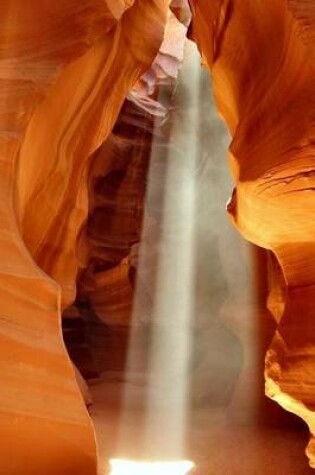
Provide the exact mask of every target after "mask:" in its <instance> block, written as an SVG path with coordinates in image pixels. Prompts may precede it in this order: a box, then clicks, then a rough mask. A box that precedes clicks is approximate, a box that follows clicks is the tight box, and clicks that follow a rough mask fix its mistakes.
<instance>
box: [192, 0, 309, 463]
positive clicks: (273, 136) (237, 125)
mask: <svg viewBox="0 0 315 475" xmlns="http://www.w3.org/2000/svg"><path fill="white" fill-rule="evenodd" d="M190 3H191V6H192V11H193V18H194V20H193V29H192V30H193V31H192V35H193V36H194V38H195V39H196V41H197V43H198V45H199V47H200V50H201V52H202V56H203V60H204V63H205V64H206V66H207V67H208V68H209V69H211V73H212V78H213V87H214V94H215V97H216V101H217V105H218V109H219V111H220V113H221V115H222V116H223V118H224V120H225V121H226V123H227V125H228V127H229V130H230V132H231V135H232V137H233V140H232V143H231V146H230V149H229V162H230V167H231V169H232V172H233V176H234V180H235V183H236V186H235V191H234V193H233V196H232V199H231V202H230V203H229V205H228V211H229V213H230V216H231V219H232V220H233V222H234V223H235V225H236V226H237V228H238V229H239V231H240V232H241V233H242V235H243V236H244V237H245V238H246V239H248V240H249V241H251V242H253V243H255V244H257V245H258V246H261V247H263V248H266V249H268V250H269V253H270V266H269V273H270V293H269V298H268V306H269V309H270V310H271V312H272V313H273V315H274V318H275V321H276V323H277V329H276V331H275V334H274V337H273V339H272V341H271V343H270V346H269V349H268V351H267V355H266V370H265V377H266V394H267V395H268V396H269V397H270V398H272V399H274V400H276V401H277V402H278V403H279V404H280V405H281V406H283V407H284V408H285V409H286V410H288V411H291V412H293V413H295V414H297V415H299V416H300V417H302V419H304V421H305V422H306V423H307V424H308V426H309V429H310V432H311V435H312V436H311V441H310V443H309V445H308V448H307V454H308V457H309V460H310V465H311V466H312V467H314V468H315V448H314V435H315V414H314V402H315V391H314V383H315V371H314V367H315V352H314V345H315V326H314V322H313V320H314V319H313V314H314V309H313V306H314V299H315V259H314V257H315V245H314V233H315V223H314V216H313V215H314V204H315V199H314V185H315V182H314V177H315V168H314V138H315V136H314V130H315V129H314V125H315V119H314V117H315V116H314V111H315V91H314V80H315V68H314V46H315V44H314V34H315V33H314V32H315V30H314V15H315V10H314V3H313V2H312V1H311V0H279V1H276V2H274V1H265V2H255V1H254V2H253V1H250V0H248V1H247V0H245V1H244V0H239V1H238V0H230V1H229V0H222V1H219V0H217V1H214V2H207V1H202V0H200V1H198V0H191V2H190Z"/></svg>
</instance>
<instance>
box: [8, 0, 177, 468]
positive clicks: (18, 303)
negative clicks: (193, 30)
mask: <svg viewBox="0 0 315 475" xmlns="http://www.w3.org/2000/svg"><path fill="white" fill-rule="evenodd" d="M167 8H168V2H167V1H166V0H160V1H155V2H151V3H149V4H148V2H146V1H145V0H135V1H127V0H126V1H124V0H121V1H116V0H106V1H103V0H102V1H101V0H83V1H80V2H79V3H78V2H76V1H73V0H61V1H60V2H43V1H40V0H35V1H34V2H32V5H31V7H30V5H29V4H28V3H27V2H24V1H14V2H12V1H5V2H2V3H1V19H2V22H1V25H2V26H1V32H0V43H1V53H0V72H1V76H0V77H1V80H0V81H1V110H0V153H1V160H0V193H1V208H0V226H1V238H0V252H1V259H0V262H1V264H0V300H1V310H0V317H1V318H0V348H1V349H0V352H1V394H0V407H1V416H0V438H1V445H0V467H1V471H2V472H3V473H5V474H6V475H17V474H22V473H23V474H24V475H42V474H44V473H45V474H46V475H56V474H58V475H69V474H78V475H79V474H84V475H88V474H95V473H96V448H95V441H94V433H93V428H92V424H91V422H90V419H89V417H88V414H87V412H86V409H85V406H84V402H83V398H82V397H81V395H80V393H79V391H78V386H77V384H76V383H75V373H74V370H73V368H72V365H71V363H70V360H69V358H68V356H67V353H66V351H65V348H64V345H63V341H62V335H61V324H60V319H61V310H62V308H64V307H65V306H67V305H68V304H69V303H71V301H72V300H73V299H74V296H75V278H76V273H77V267H78V262H77V257H76V240H77V235H78V232H79V230H80V227H81V225H82V223H83V221H84V219H85V218H86V214H87V187H86V183H87V179H86V178H87V163H88V158H89V156H90V154H92V153H93V152H94V151H95V149H96V148H97V147H98V146H99V145H100V144H101V143H102V142H103V141H104V140H105V138H106V136H107V135H108V134H109V133H110V132H111V129H112V127H113V124H114V122H115V120H116V118H117V115H118V113H119V109H120V107H121V105H122V103H123V101H124V99H125V96H126V95H127V93H128V91H129V90H130V88H131V87H132V86H133V84H134V83H135V82H136V80H137V79H138V78H139V77H140V75H141V74H142V73H143V72H144V71H145V70H146V69H147V68H148V67H149V65H150V64H151V62H152V61H153V59H154V57H155V56H156V53H157V51H158V49H159V46H160V43H161V41H162V38H163V30H164V24H165V20H166V12H167Z"/></svg>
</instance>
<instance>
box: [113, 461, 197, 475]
mask: <svg viewBox="0 0 315 475" xmlns="http://www.w3.org/2000/svg"><path fill="white" fill-rule="evenodd" d="M110 465H111V475H187V474H188V473H189V472H190V471H191V470H192V469H193V468H194V464H193V463H192V462H190V461H188V460H182V461H180V462H134V461H130V460H122V459H112V460H111V461H110Z"/></svg>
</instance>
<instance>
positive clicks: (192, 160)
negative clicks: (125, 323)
mask: <svg viewBox="0 0 315 475" xmlns="http://www.w3.org/2000/svg"><path fill="white" fill-rule="evenodd" d="M186 48H187V49H186V60H185V61H184V64H183V68H182V71H181V78H182V79H181V83H182V86H179V87H182V88H183V89H182V90H181V96H180V99H179V100H181V101H182V100H185V101H186V100H187V97H188V98H189V102H188V104H185V107H178V110H177V109H175V112H173V116H172V122H171V127H170V139H169V142H170V144H169V146H168V147H167V148H166V147H165V145H163V143H162V144H161V142H159V134H158V133H157V134H155V138H154V140H153V144H152V152H151V160H150V169H149V173H148V182H147V197H146V210H145V215H144V222H143V237H142V240H141V243H140V246H139V256H138V269H137V273H138V278H137V288H136V292H135V297H134V308H133V322H132V330H131V335H130V341H129V350H128V360H127V362H126V375H125V378H126V380H127V381H130V380H132V375H136V374H138V376H139V367H141V363H142V362H143V360H146V362H147V367H146V369H145V371H144V373H145V374H144V375H143V380H144V388H143V390H142V396H141V397H142V404H143V411H144V416H143V419H142V427H143V430H142V442H141V444H142V449H141V450H140V452H137V457H138V456H139V460H141V458H143V457H144V458H149V459H150V460H165V459H170V460H179V461H180V460H183V459H184V458H185V436H186V434H185V431H186V418H187V414H188V402H189V401H188V397H189V376H190V374H189V361H190V350H191V339H192V328H191V321H192V319H193V315H192V314H193V307H194V297H195V295H194V294H195V278H194V271H195V252H196V242H195V235H194V233H195V218H196V187H197V183H196V180H197V173H196V169H197V153H198V133H197V127H198V101H199V89H200V87H199V84H200V57H199V54H198V53H197V51H196V48H195V46H194V45H192V44H191V43H190V42H187V46H186ZM183 98H184V99H183ZM157 180H160V182H159V183H158V184H157ZM152 221H154V223H155V227H153V228H152ZM154 247H155V249H156V260H155V262H154V264H153V265H152V261H151V262H150V259H152V254H153V253H154V252H152V249H153V248H154ZM152 274H154V275H153V276H152ZM152 277H153V279H152ZM150 279H152V281H153V284H151V285H150ZM148 286H149V287H150V291H151V296H152V297H151V298H152V304H151V305H150V312H149V314H148V313H147V311H146V310H147V309H143V307H142V303H141V302H142V299H143V295H144V294H145V293H146V292H147V290H148V289H147V288H148ZM146 326H147V327H148V328H149V329H150V337H149V345H148V348H147V350H146V353H145V354H144V355H143V354H142V355H141V354H139V351H138V349H139V346H141V342H140V343H139V337H138V336H139V327H140V328H141V327H142V328H143V327H146ZM140 333H141V332H140ZM141 360H142V361H141ZM134 391H135V389H134V387H132V384H129V385H128V384H127V385H126V387H125V393H124V398H123V406H122V416H121V422H120V425H121V427H120V440H121V442H120V445H119V444H118V447H117V452H118V456H119V457H121V456H122V454H123V456H124V457H125V456H126V455H127V453H130V450H129V449H130V446H131V445H132V443H134V444H137V443H138V442H139V441H138V440H137V441H135V440H133V441H132V442H131V441H130V440H129V441H128V438H129V439H130V435H128V427H129V428H130V427H131V426H134V421H133V420H132V417H133V416H131V417H130V414H129V413H130V410H129V409H130V408H131V406H132V404H133V402H132V399H133V398H134ZM141 397H140V398H141ZM128 417H129V418H128ZM126 447H127V448H126ZM141 451H142V456H141V455H140V454H141ZM132 458H134V456H132ZM126 463H127V462H126ZM118 465H119V464H118ZM120 467H121V468H123V467H125V468H126V470H127V471H125V472H123V471H118V468H117V469H116V468H115V470H116V471H114V472H113V473H114V474H116V473H117V474H118V473H119V474H120V475H122V474H123V473H126V474H127V473H128V474H132V473H138V474H140V473H146V474H147V475H149V474H151V473H152V474H155V473H156V474H158V473H163V475H164V474H165V475H166V473H172V475H176V474H184V473H187V470H188V469H189V467H190V468H191V467H192V465H191V463H190V462H184V461H183V462H176V463H175V462H174V463H173V464H169V465H168V464H167V463H166V462H165V463H164V465H162V462H161V463H160V464H159V463H158V462H156V465H154V463H152V464H151V465H150V466H149V465H148V466H146V468H147V471H145V468H143V467H144V466H142V465H141V464H140V462H139V465H138V466H137V470H136V471H135V472H133V471H132V468H133V466H132V465H129V466H128V464H127V465H125V466H123V465H121V464H120ZM142 468H143V472H141V471H140V470H141V469H142ZM149 468H150V470H149Z"/></svg>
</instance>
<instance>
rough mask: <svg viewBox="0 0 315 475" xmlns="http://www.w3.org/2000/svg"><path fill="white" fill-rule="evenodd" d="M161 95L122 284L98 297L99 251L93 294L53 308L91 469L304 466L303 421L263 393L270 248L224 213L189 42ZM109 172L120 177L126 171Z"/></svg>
mask: <svg viewBox="0 0 315 475" xmlns="http://www.w3.org/2000/svg"><path fill="white" fill-rule="evenodd" d="M163 94H164V96H165V97H164V96H163ZM159 100H160V102H162V103H163V101H164V102H165V104H167V105H168V106H169V109H170V111H169V114H168V116H167V118H166V119H165V118H164V119H162V120H161V119H159V118H158V119H156V123H155V124H154V123H153V124H152V123H151V122H150V120H149V123H150V124H151V132H150V133H151V134H152V145H151V147H150V148H149V149H146V152H145V153H146V154H147V155H149V162H148V165H147V167H144V168H146V170H147V171H144V172H143V174H142V176H147V178H146V180H145V181H146V187H145V190H146V194H145V210H144V215H143V224H142V234H141V240H140V244H139V245H137V244H136V245H134V246H133V247H132V251H131V253H130V255H129V257H128V259H129V262H130V261H131V262H132V267H131V268H132V269H133V272H132V273H131V274H130V273H129V274H128V276H127V280H128V279H129V281H130V282H132V286H131V288H130V289H129V291H128V292H127V293H126V286H125V283H124V280H122V277H121V274H120V273H119V277H118V278H117V282H116V284H115V285H116V286H115V287H114V286H113V287H112V288H111V300H110V301H104V300H102V299H104V295H103V294H104V286H105V285H106V277H103V281H102V282H103V283H102V282H101V275H102V272H103V273H104V276H105V275H106V272H113V271H111V270H110V268H109V269H106V268H105V270H104V264H103V267H102V266H101V267H100V270H99V276H100V280H99V282H101V283H100V292H99V294H97V295H96V292H94V293H92V294H88V293H87V294H86V295H88V297H86V298H81V300H78V301H77V303H76V307H72V310H71V309H70V310H69V309H68V310H67V311H66V313H65V315H64V336H65V341H66V343H67V344H68V349H69V353H70V356H71V357H72V359H73V361H74V362H75V363H76V364H77V366H78V367H79V369H80V370H81V372H82V373H83V375H84V376H85V378H86V379H87V382H88V385H89V391H90V398H91V401H92V403H91V404H90V405H89V412H90V414H91V417H92V419H93V422H94V425H95V429H96V436H97V442H98V448H99V459H100V466H99V474H100V475H101V474H107V473H108V474H109V473H110V468H109V461H110V459H126V460H133V461H143V460H151V461H161V460H162V461H163V460H165V461H167V460H191V461H193V462H194V463H195V465H196V473H200V474H206V475H212V474H215V475H221V474H222V475H225V474H231V475H234V474H235V475H244V474H249V475H256V474H257V475H265V474H266V475H267V474H268V475H269V474H270V473H271V472H272V473H275V474H279V475H282V474H283V475H289V474H292V475H298V474H301V475H303V474H308V473H312V470H311V469H310V468H309V467H308V466H307V461H306V458H305V456H304V454H303V449H304V447H305V445H306V442H307V430H306V429H305V427H304V426H303V424H302V423H300V422H299V421H298V420H297V419H296V418H295V417H294V416H291V415H290V414H288V413H284V412H283V411H282V410H281V408H279V407H278V406H277V405H276V404H274V403H273V402H271V401H269V400H267V399H266V398H265V396H264V388H263V386H264V381H263V365H264V354H265V351H266V347H267V346H268V343H269V340H270V338H271V335H272V332H273V320H272V318H271V316H270V315H269V312H268V311H267V310H266V304H265V302H266V286H267V282H266V280H267V277H266V266H267V262H268V255H267V253H266V252H265V251H263V250H261V249H259V248H256V247H254V246H252V245H250V244H247V243H246V242H245V241H243V239H242V238H241V237H239V236H238V234H237V233H236V231H235V230H234V229H233V227H232V225H231V223H230V222H229V221H228V218H227V214H226V210H225V203H226V202H227V200H228V198H229V196H230V195H231V192H232V182H231V179H230V177H229V172H228V168H227V165H226V150H227V147H228V143H229V140H230V138H229V136H228V134H227V132H226V128H225V125H224V124H223V122H221V121H220V119H219V118H218V116H217V112H216V110H215V106H214V104H213V102H212V99H211V86H210V84H209V76H208V74H207V72H206V71H205V70H203V69H202V68H201V67H200V58H199V54H198V52H197V50H196V47H195V46H194V45H193V44H192V43H190V42H187V44H186V46H185V58H184V64H183V67H182V69H181V72H180V74H179V80H178V84H177V87H176V91H175V93H174V94H172V95H171V96H169V95H167V94H166V92H165V91H164V92H163V88H161V91H160V97H159ZM127 107H128V106H127ZM127 115H128V114H127ZM146 127H149V126H148V123H147V125H146ZM140 128H141V125H140ZM116 130H117V133H118V132H119V133H121V132H122V131H123V126H120V128H118V126H117V128H116ZM114 132H115V129H114ZM133 147H134V149H137V142H136V140H135V141H134V143H133ZM138 147H139V150H140V152H139V151H138V152H135V155H137V154H138V155H139V156H140V155H141V146H139V145H138ZM148 150H149V151H148ZM138 167H139V165H138ZM113 176H114V175H113V174H111V175H110V179H111V180H112V182H113ZM115 176H116V177H117V183H118V184H119V186H123V185H122V183H123V180H124V176H125V175H124V173H123V172H121V173H120V174H119V173H118V172H116V175H115ZM118 190H119V187H118V188H117V190H116V192H115V193H116V194H117V195H119V191H118ZM103 193H105V194H106V193H109V192H108V188H106V187H104V186H103ZM110 193H112V191H111V190H110ZM108 196H111V197H112V198H111V199H113V196H114V195H112V194H110V195H108ZM107 200H109V198H107ZM116 205H117V203H116ZM92 221H93V219H92ZM124 223H125V222H124V221H121V222H120V224H122V226H124ZM126 226H128V224H127V225H126ZM91 227H93V222H92V223H91ZM113 236H114V235H112V236H111V237H112V239H114V238H113ZM106 239H107V241H108V239H109V238H108V237H107V238H106ZM116 252H117V251H116ZM98 265H99V264H98ZM105 267H106V266H105ZM113 276H114V274H111V277H113ZM83 280H84V279H83ZM102 285H103V287H102ZM106 291H107V292H108V288H106ZM130 293H131V294H132V295H131V297H130ZM83 295H84V293H83ZM99 295H102V297H99ZM126 297H127V299H128V298H129V299H130V298H131V300H132V305H131V306H130V308H128V310H127V313H128V311H129V312H130V313H131V325H126V321H124V319H123V318H122V319H121V323H120V324H117V321H118V320H119V319H118V318H116V320H114V319H113V316H112V315H114V316H115V317H117V315H118V314H119V312H120V315H121V314H123V313H124V312H126V309H125V308H124V303H125V302H124V301H125V300H126ZM105 298H109V297H105ZM91 302H92V304H94V310H93V306H91ZM115 308H116V309H117V310H115ZM95 309H96V310H95ZM71 311H72V312H75V313H76V319H73V318H72V317H71ZM97 311H99V314H101V315H102V318H101V319H100V318H99V316H98V315H97ZM115 312H116V313H115ZM78 314H79V318H77V317H78ZM78 322H81V324H80V325H81V327H80V326H79V327H78ZM277 466H278V467H281V468H280V469H279V471H277V470H278V469H277V468H275V467H277ZM135 470H136V469H135ZM139 470H140V468H139V467H138V471H137V472H135V473H140V471H139ZM113 473H115V475H116V472H113ZM118 473H119V472H117V475H118ZM123 473H125V472H122V475H123ZM126 473H128V472H126ZM131 473H133V472H131ZM131 473H130V475H131ZM154 473H155V472H154ZM172 473H174V475H175V473H176V472H175V470H174V471H173V472H172ZM147 475H150V474H149V472H147Z"/></svg>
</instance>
